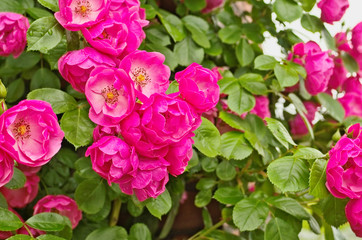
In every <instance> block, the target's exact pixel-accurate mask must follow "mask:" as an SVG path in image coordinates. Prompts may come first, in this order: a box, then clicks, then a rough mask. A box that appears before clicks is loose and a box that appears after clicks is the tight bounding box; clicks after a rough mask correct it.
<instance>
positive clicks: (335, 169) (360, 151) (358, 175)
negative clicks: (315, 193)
mask: <svg viewBox="0 0 362 240" xmlns="http://www.w3.org/2000/svg"><path fill="white" fill-rule="evenodd" d="M361 131H362V128H361V127H360V125H359V123H357V124H354V125H352V126H351V127H350V128H349V129H348V133H352V132H353V134H352V135H353V136H352V138H348V137H347V135H344V136H342V137H341V139H339V140H338V142H337V143H336V145H335V146H334V147H333V148H332V149H331V150H330V151H329V156H330V158H329V161H328V164H327V169H326V174H327V183H326V186H327V188H328V190H329V191H330V192H331V193H332V195H333V196H335V197H337V198H345V197H348V198H351V199H358V198H361V197H362V186H361V181H362V134H361Z"/></svg>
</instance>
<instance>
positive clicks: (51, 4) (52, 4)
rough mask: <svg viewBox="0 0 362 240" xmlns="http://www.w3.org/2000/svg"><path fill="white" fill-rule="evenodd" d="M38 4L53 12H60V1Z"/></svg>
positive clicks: (53, 0) (54, 0)
mask: <svg viewBox="0 0 362 240" xmlns="http://www.w3.org/2000/svg"><path fill="white" fill-rule="evenodd" d="M38 2H39V3H40V4H41V5H43V6H44V7H46V8H49V9H50V10H52V11H53V12H58V11H59V6H58V1H57V0H38Z"/></svg>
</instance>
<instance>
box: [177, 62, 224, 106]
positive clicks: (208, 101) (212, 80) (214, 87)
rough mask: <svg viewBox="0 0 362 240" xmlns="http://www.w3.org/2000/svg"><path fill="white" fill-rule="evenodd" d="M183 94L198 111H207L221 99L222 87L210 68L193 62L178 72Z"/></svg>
mask: <svg viewBox="0 0 362 240" xmlns="http://www.w3.org/2000/svg"><path fill="white" fill-rule="evenodd" d="M175 78H176V80H177V82H178V83H179V84H180V86H179V88H180V94H181V96H182V97H183V98H184V99H185V100H186V101H187V102H188V103H189V104H190V105H192V107H194V108H195V110H197V111H198V112H200V113H202V112H206V111H208V110H210V109H212V108H213V107H215V106H216V104H217V103H218V101H219V96H220V94H219V93H220V89H219V85H218V84H217V81H218V78H217V76H216V75H215V74H214V73H213V72H212V71H211V70H209V69H207V68H204V67H202V66H201V65H199V64H197V63H193V64H191V65H190V66H188V67H187V68H186V69H185V70H183V71H181V72H178V73H176V75H175Z"/></svg>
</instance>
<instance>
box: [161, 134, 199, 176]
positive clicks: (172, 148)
mask: <svg viewBox="0 0 362 240" xmlns="http://www.w3.org/2000/svg"><path fill="white" fill-rule="evenodd" d="M191 137H192V135H191V136H187V137H185V138H184V139H182V140H181V141H180V142H178V143H174V144H170V145H169V149H168V152H167V155H166V156H165V160H166V161H167V162H168V163H169V164H170V165H169V166H168V167H167V169H168V172H169V173H170V174H171V175H173V176H178V175H180V174H182V173H183V172H184V171H185V169H186V166H187V163H188V162H189V161H190V159H191V158H192V153H193V152H192V144H193V143H194V141H193V140H192V138H191Z"/></svg>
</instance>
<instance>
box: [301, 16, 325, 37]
mask: <svg viewBox="0 0 362 240" xmlns="http://www.w3.org/2000/svg"><path fill="white" fill-rule="evenodd" d="M300 21H301V24H302V27H304V28H305V29H307V30H308V31H310V32H313V33H315V32H320V31H322V29H323V23H322V21H321V20H320V19H319V18H317V17H316V16H313V15H310V14H308V13H306V14H304V15H303V17H302V18H301V20H300Z"/></svg>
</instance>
